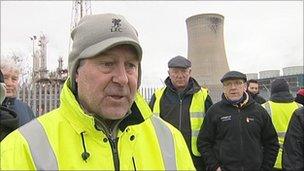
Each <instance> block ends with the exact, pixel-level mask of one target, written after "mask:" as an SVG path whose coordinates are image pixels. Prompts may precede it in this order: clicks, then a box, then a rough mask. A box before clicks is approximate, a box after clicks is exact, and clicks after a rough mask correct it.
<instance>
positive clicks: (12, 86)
mask: <svg viewBox="0 0 304 171" xmlns="http://www.w3.org/2000/svg"><path fill="white" fill-rule="evenodd" d="M1 71H2V73H3V76H4V83H5V85H6V97H16V96H17V90H18V83H19V72H18V71H15V70H12V69H1Z"/></svg>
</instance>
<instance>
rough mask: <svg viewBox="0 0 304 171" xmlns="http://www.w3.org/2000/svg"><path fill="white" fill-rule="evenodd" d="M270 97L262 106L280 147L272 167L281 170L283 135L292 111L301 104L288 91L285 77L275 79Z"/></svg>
mask: <svg viewBox="0 0 304 171" xmlns="http://www.w3.org/2000/svg"><path fill="white" fill-rule="evenodd" d="M270 93H271V95H270V99H269V101H267V102H266V103H264V104H262V106H263V107H264V108H265V109H266V110H267V112H268V114H269V115H270V117H271V120H272V123H273V125H274V127H275V129H276V132H277V134H278V137H279V143H280V149H279V153H278V156H277V160H276V163H275V165H274V168H275V169H276V170H282V150H283V148H282V147H283V143H284V137H285V134H286V131H287V127H288V123H289V120H290V118H291V116H292V113H293V112H294V111H295V110H296V109H297V108H299V107H300V106H301V105H300V104H299V103H296V102H295V101H294V97H293V96H292V95H291V94H290V92H289V85H288V83H287V81H286V80H285V79H281V78H280V79H275V80H274V81H273V82H272V83H271V87H270Z"/></svg>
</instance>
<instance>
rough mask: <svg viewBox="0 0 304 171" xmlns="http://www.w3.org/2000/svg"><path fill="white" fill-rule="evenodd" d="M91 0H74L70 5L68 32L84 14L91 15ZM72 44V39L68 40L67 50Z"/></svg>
mask: <svg viewBox="0 0 304 171" xmlns="http://www.w3.org/2000/svg"><path fill="white" fill-rule="evenodd" d="M91 14H92V9H91V1H90V0H75V1H73V5H72V14H71V25H70V32H71V31H72V30H73V29H74V28H75V27H76V26H77V25H78V22H79V20H80V19H81V18H82V17H84V16H86V15H91ZM71 46H72V39H71V38H70V41H69V52H70V50H71V48H72V47H71Z"/></svg>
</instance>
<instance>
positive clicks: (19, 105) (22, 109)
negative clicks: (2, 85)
mask: <svg viewBox="0 0 304 171" xmlns="http://www.w3.org/2000/svg"><path fill="white" fill-rule="evenodd" d="M2 104H3V105H4V106H5V107H7V108H9V109H11V110H13V111H15V112H16V113H17V114H18V117H19V126H22V125H24V124H26V123H27V122H29V121H31V120H32V119H34V118H35V116H34V113H33V111H32V109H31V108H30V107H29V106H28V105H27V104H26V103H24V102H22V101H21V100H19V99H17V98H8V97H7V98H5V100H4V102H3V103H2Z"/></svg>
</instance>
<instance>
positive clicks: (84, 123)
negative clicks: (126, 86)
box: [59, 78, 153, 134]
mask: <svg viewBox="0 0 304 171" xmlns="http://www.w3.org/2000/svg"><path fill="white" fill-rule="evenodd" d="M69 79H70V78H69ZM69 79H67V81H66V82H65V83H64V86H63V89H62V91H61V95H60V101H61V104H60V108H59V110H63V113H64V114H63V117H64V118H66V119H67V120H68V121H69V122H70V123H71V125H72V126H73V128H74V129H75V130H76V131H77V133H79V134H80V133H81V132H84V131H85V132H91V133H93V134H99V131H98V130H97V129H96V127H95V119H94V117H93V116H92V115H91V114H87V113H85V111H84V110H83V109H82V107H81V106H80V104H79V103H78V101H77V99H76V97H75V95H74V94H73V92H72V91H71V89H70V86H71V85H70V81H69ZM138 104H140V106H139V105H138ZM152 115H153V113H152V111H151V110H150V108H149V106H148V104H147V103H146V102H145V100H144V99H143V97H142V96H141V95H140V94H139V93H138V92H137V93H136V95H135V101H134V103H133V104H132V106H131V108H130V114H129V115H128V116H127V117H125V118H123V119H122V121H121V122H120V123H119V125H118V128H119V129H120V130H121V131H122V130H124V129H125V128H126V127H127V126H128V125H135V124H139V123H142V122H144V121H145V120H146V119H147V118H149V117H151V116H152Z"/></svg>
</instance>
